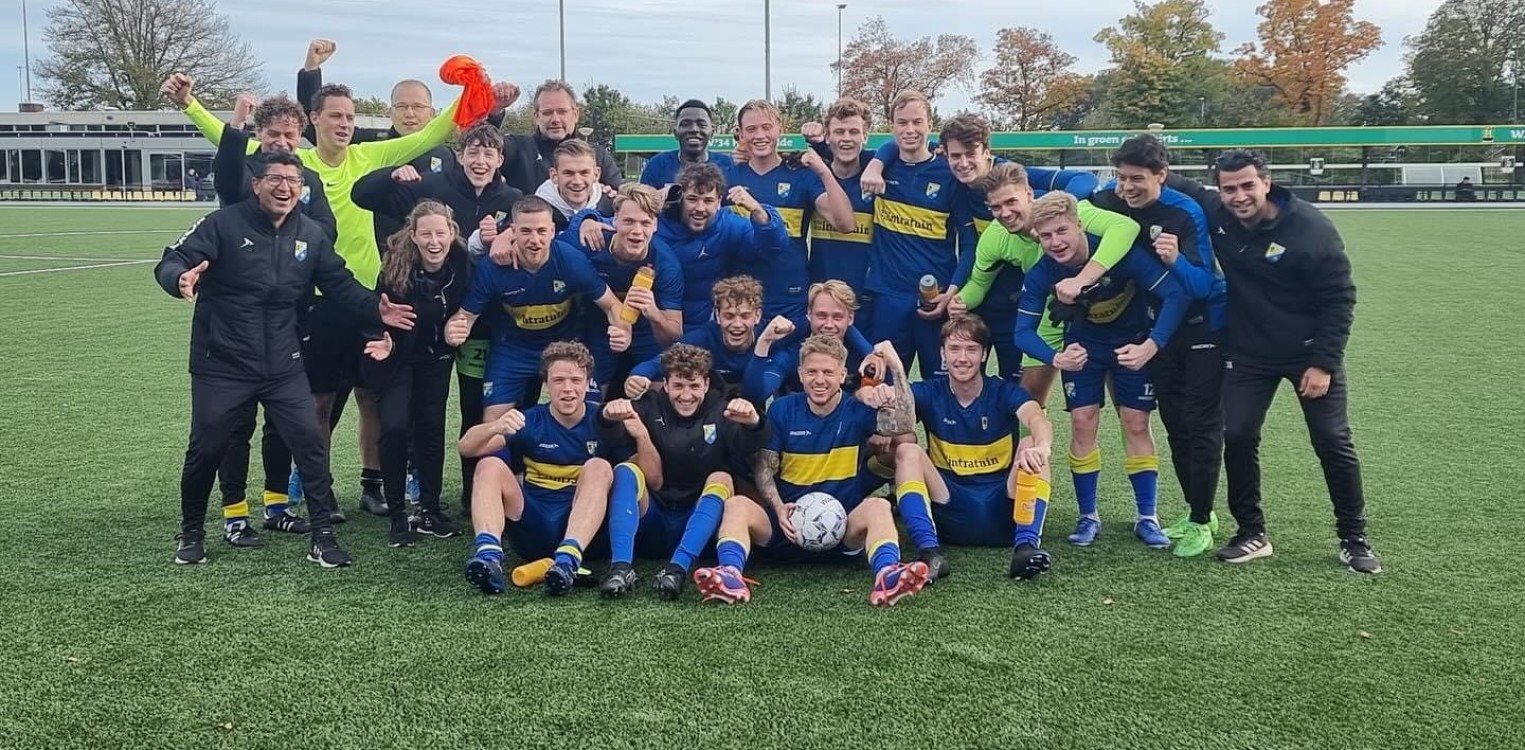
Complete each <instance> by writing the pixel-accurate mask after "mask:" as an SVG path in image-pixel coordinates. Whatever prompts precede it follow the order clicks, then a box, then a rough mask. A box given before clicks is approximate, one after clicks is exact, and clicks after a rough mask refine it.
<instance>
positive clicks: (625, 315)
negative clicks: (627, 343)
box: [620, 266, 657, 326]
mask: <svg viewBox="0 0 1525 750" xmlns="http://www.w3.org/2000/svg"><path fill="white" fill-rule="evenodd" d="M656 280H657V272H656V269H653V268H652V267H651V266H641V267H640V268H639V269H637V270H636V272H635V278H634V279H631V281H630V288H631V289H635V288H638V287H639V288H641V289H650V288H651V285H652V283H653V282H655V281H656ZM640 319H641V311H640V310H637V309H635V308H633V307H631V306H630V305H625V306H624V307H622V308H620V322H621V323H624V324H625V325H627V326H630V325H635V322H636V321H637V320H640Z"/></svg>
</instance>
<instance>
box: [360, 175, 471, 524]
mask: <svg viewBox="0 0 1525 750" xmlns="http://www.w3.org/2000/svg"><path fill="white" fill-rule="evenodd" d="M470 282H471V266H470V261H469V260H468V258H467V255H466V249H465V247H464V246H463V245H462V244H461V242H460V228H459V227H457V226H456V223H455V218H454V217H453V216H452V215H451V210H450V208H449V207H447V206H445V204H443V203H439V202H437V201H432V200H426V201H421V202H420V203H419V204H418V205H417V206H415V207H414V208H413V210H412V212H410V213H409V214H408V219H407V223H406V225H405V226H404V227H403V228H402V230H401V231H399V232H397V233H396V234H393V235H392V236H391V237H389V238H388V239H387V252H386V254H385V257H383V258H382V266H381V278H380V279H379V280H378V281H377V284H376V291H377V293H385V294H386V295H388V296H389V297H390V298H391V299H392V300H393V301H394V302H399V303H404V304H408V305H412V306H413V312H414V314H415V315H417V316H418V317H417V319H415V320H414V321H413V330H411V331H403V330H399V329H395V328H393V329H390V332H391V334H392V341H393V342H394V344H393V347H394V348H393V352H392V356H391V357H389V358H387V360H386V361H384V362H377V363H374V364H369V365H365V366H366V367H368V368H370V371H369V372H367V373H366V377H367V379H368V380H367V382H374V383H375V384H376V390H377V392H378V394H379V398H378V402H379V411H380V412H381V446H380V447H381V475H382V488H383V489H382V492H383V494H384V495H385V496H386V502H387V512H388V515H389V516H390V517H391V530H390V532H389V534H388V536H387V546H390V547H407V546H409V545H411V544H412V543H413V542H414V541H416V540H417V538H418V536H417V535H418V534H428V535H430V536H437V537H451V536H455V535H456V534H458V533H460V527H458V526H457V525H456V524H455V522H454V521H452V520H451V519H450V518H449V517H448V516H446V515H445V513H444V512H443V510H442V509H441V508H440V489H441V487H440V485H441V484H442V482H443V479H442V475H443V472H444V462H445V406H446V401H448V400H449V398H450V380H451V372H452V371H453V370H454V367H455V349H454V347H451V346H449V345H447V344H446V343H445V321H447V320H449V319H450V316H452V315H454V314H455V313H456V311H457V310H459V309H460V307H461V300H462V299H464V298H465V296H466V290H467V288H468V287H470ZM410 446H411V448H412V456H413V466H414V475H415V477H416V478H417V479H418V486H419V493H418V504H419V510H418V514H417V516H415V517H414V518H412V519H411V520H410V519H409V518H408V512H407V500H406V498H405V496H404V491H405V489H404V488H405V486H406V484H407V471H408V456H409V447H410ZM415 532H416V533H415Z"/></svg>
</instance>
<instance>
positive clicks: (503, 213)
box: [492, 211, 508, 221]
mask: <svg viewBox="0 0 1525 750" xmlns="http://www.w3.org/2000/svg"><path fill="white" fill-rule="evenodd" d="M507 216H508V212H507V211H499V212H497V213H495V214H493V215H492V218H493V219H494V220H496V221H502V220H503V219H504V218H506V217H507Z"/></svg>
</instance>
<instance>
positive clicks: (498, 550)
mask: <svg viewBox="0 0 1525 750" xmlns="http://www.w3.org/2000/svg"><path fill="white" fill-rule="evenodd" d="M477 557H480V558H482V559H483V560H496V561H498V562H503V540H501V539H499V538H498V536H497V535H496V534H489V533H487V532H485V531H483V532H481V533H479V534H477Z"/></svg>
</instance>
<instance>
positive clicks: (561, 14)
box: [556, 0, 567, 81]
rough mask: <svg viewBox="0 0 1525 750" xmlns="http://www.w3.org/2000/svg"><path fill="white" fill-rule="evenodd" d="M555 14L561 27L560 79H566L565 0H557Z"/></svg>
mask: <svg viewBox="0 0 1525 750" xmlns="http://www.w3.org/2000/svg"><path fill="white" fill-rule="evenodd" d="M556 9H557V16H558V19H559V21H560V24H559V25H560V27H561V80H563V81H565V80H567V0H558V2H557V3H556Z"/></svg>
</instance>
